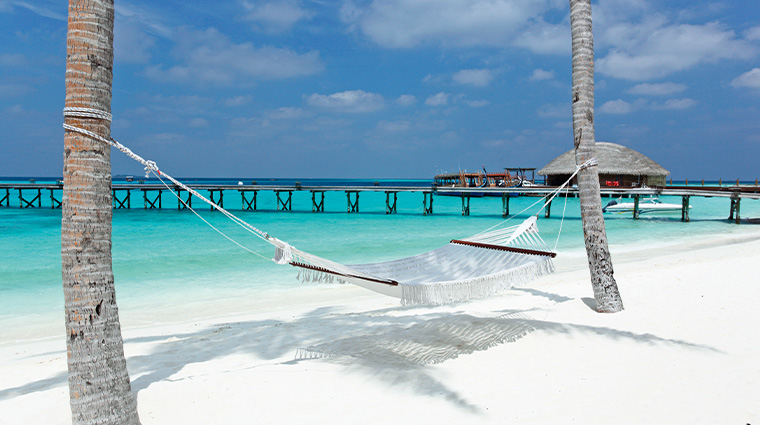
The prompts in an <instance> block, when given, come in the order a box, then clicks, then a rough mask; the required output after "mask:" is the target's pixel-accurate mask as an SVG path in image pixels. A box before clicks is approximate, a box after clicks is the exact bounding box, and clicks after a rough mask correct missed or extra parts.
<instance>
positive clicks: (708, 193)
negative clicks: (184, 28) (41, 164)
mask: <svg viewBox="0 0 760 425" xmlns="http://www.w3.org/2000/svg"><path fill="white" fill-rule="evenodd" d="M191 187H192V189H194V190H196V191H198V192H199V193H202V194H204V195H207V196H208V198H209V199H210V200H211V201H213V202H215V203H217V204H218V205H219V206H222V207H223V206H224V195H225V193H230V192H233V193H234V192H235V191H237V192H238V193H239V194H240V197H241V201H242V203H241V209H242V210H244V211H258V201H259V192H271V193H273V194H274V196H275V197H276V210H277V211H292V210H293V196H294V193H299V192H306V193H309V194H310V195H311V205H312V208H311V210H312V212H314V213H320V212H324V211H325V193H327V192H344V193H345V194H346V200H347V207H346V212H348V213H358V212H359V205H360V204H359V199H360V194H361V193H363V192H384V193H385V213H386V214H395V213H396V212H397V211H398V194H399V193H404V192H406V193H415V192H416V193H421V194H422V210H421V213H422V214H424V215H428V214H433V198H434V195H438V196H442V195H446V196H449V197H459V198H461V202H462V215H463V216H467V215H469V214H470V203H471V201H472V198H480V197H483V196H484V195H487V196H495V197H501V199H502V211H501V212H502V215H503V216H504V217H506V216H508V215H509V214H510V209H509V201H510V198H511V197H513V196H515V195H520V196H533V197H542V196H545V195H546V194H548V193H551V192H552V191H554V190H555V189H556V188H555V187H551V186H535V187H507V188H500V187H479V188H464V187H436V186H432V185H431V186H429V187H415V186H407V187H405V186H379V185H376V186H308V185H301V184H300V183H296V184H295V185H277V186H274V185H272V186H270V185H207V184H199V185H192V186H191ZM172 190H174V191H175V192H177V194H178V195H179V199H178V200H177V204H176V205H177V209H179V210H182V209H185V208H188V207H192V203H193V199H192V198H193V197H192V195H191V194H190V193H188V192H187V191H185V190H182V189H180V188H177V187H172ZM62 191H63V184H62V183H57V184H38V183H11V184H9V183H3V184H0V207H11V206H12V204H14V203H12V202H11V199H12V198H13V195H14V194H17V195H18V196H17V199H18V204H16V205H18V207H19V208H42V199H43V196H44V195H43V194H44V193H45V192H48V193H49V196H50V202H49V204H48V205H47V207H49V208H53V209H55V208H60V207H61V198H62ZM111 191H112V196H113V201H112V202H113V208H114V209H130V208H133V207H134V206H133V203H132V200H133V198H134V195H135V194H140V193H142V196H140V198H142V201H143V202H142V207H143V208H144V209H163V208H165V206H164V205H163V203H162V195H163V193H164V192H167V191H169V189H168V188H167V187H166V186H164V185H160V184H113V185H112V188H111ZM204 192H205V193H204ZM565 193H566V194H567V196H573V197H575V196H578V190H577V188H569V189H567V191H566V192H565V191H563V193H562V195H563V196H564V194H565ZM601 194H602V196H604V197H611V198H618V197H626V198H632V199H633V200H634V205H635V207H634V210H633V214H632V216H633V218H634V219H638V217H639V211H638V208H637V207H638V203H639V202H638V201H639V199H640V198H641V197H645V196H680V197H681V199H682V211H681V220H683V221H689V200H690V199H691V198H692V197H705V198H713V197H716V198H727V199H728V200H729V201H730V203H729V214H728V219H729V220H731V221H734V222H736V223H739V222H740V221H741V216H740V214H741V201H742V200H743V199H760V187H757V186H724V187H711V186H667V187H655V188H618V187H603V188H602V189H601ZM138 199H139V198H138ZM46 204H47V202H46ZM172 208H173V207H172ZM544 214H545V216H546V217H550V216H551V203H549V204H547V205H546V209H545V213H544Z"/></svg>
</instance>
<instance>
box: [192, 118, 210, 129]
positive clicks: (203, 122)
mask: <svg viewBox="0 0 760 425" xmlns="http://www.w3.org/2000/svg"><path fill="white" fill-rule="evenodd" d="M190 127H195V128H200V127H208V120H207V119H205V118H193V119H191V120H190Z"/></svg>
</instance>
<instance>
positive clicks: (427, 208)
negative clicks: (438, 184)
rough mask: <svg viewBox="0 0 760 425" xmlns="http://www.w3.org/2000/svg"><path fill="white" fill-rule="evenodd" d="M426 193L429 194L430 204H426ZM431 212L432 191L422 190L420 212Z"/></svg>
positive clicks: (424, 213)
mask: <svg viewBox="0 0 760 425" xmlns="http://www.w3.org/2000/svg"><path fill="white" fill-rule="evenodd" d="M428 194H430V204H429V205H428ZM432 213H433V192H422V214H423V215H428V214H432Z"/></svg>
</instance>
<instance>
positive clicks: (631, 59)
mask: <svg viewBox="0 0 760 425" xmlns="http://www.w3.org/2000/svg"><path fill="white" fill-rule="evenodd" d="M653 23H654V24H655V25H652V24H653ZM617 32H618V33H619V34H617V36H616V38H617V44H616V46H615V47H613V48H612V49H610V52H609V53H608V54H607V55H606V56H605V57H603V58H601V59H599V60H598V61H597V62H596V69H597V70H598V71H599V73H601V74H603V75H608V76H612V77H616V78H622V79H627V80H634V81H646V80H651V79H654V78H661V77H664V76H667V75H670V74H672V73H674V72H678V71H682V70H685V69H688V68H691V67H693V66H695V65H697V64H700V63H715V62H718V61H720V60H724V59H748V58H751V57H753V56H754V55H755V54H756V52H757V49H755V48H754V47H753V46H752V45H750V44H749V43H747V42H746V41H744V40H739V39H737V38H736V35H735V34H734V32H733V31H731V30H728V29H725V28H724V27H722V26H721V25H720V24H718V23H715V22H712V23H707V24H704V25H685V24H684V25H670V26H667V25H662V22H661V21H657V22H655V21H647V22H645V23H643V24H641V25H630V24H621V25H619V28H618V31H617ZM608 33H611V34H613V33H615V30H614V29H609V30H608Z"/></svg>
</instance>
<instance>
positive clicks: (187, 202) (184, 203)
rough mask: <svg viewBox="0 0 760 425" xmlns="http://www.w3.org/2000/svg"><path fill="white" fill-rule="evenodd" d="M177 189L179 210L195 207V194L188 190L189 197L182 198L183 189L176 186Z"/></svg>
mask: <svg viewBox="0 0 760 425" xmlns="http://www.w3.org/2000/svg"><path fill="white" fill-rule="evenodd" d="M175 190H176V191H177V209H178V210H184V209H189V208H192V207H193V194H192V193H190V192H187V199H184V200H183V199H182V189H180V188H179V187H177V188H175Z"/></svg>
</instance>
